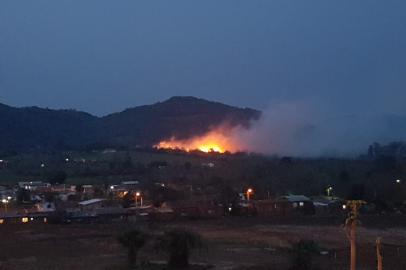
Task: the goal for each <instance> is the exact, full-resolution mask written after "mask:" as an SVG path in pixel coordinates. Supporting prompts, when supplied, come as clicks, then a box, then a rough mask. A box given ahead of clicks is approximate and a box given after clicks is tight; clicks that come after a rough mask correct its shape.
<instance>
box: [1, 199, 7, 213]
mask: <svg viewBox="0 0 406 270" xmlns="http://www.w3.org/2000/svg"><path fill="white" fill-rule="evenodd" d="M1 202H2V203H3V204H4V211H5V212H6V213H7V204H8V200H7V199H3V200H1Z"/></svg>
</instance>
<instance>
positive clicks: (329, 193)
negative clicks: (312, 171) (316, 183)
mask: <svg viewBox="0 0 406 270" xmlns="http://www.w3.org/2000/svg"><path fill="white" fill-rule="evenodd" d="M332 191H333V187H328V188H327V189H326V192H327V197H330V196H331V192H332Z"/></svg>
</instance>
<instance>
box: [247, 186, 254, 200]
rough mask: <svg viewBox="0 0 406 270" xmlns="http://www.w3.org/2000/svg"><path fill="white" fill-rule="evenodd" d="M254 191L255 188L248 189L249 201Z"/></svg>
mask: <svg viewBox="0 0 406 270" xmlns="http://www.w3.org/2000/svg"><path fill="white" fill-rule="evenodd" d="M253 193H254V190H253V189H252V188H249V189H247V201H249V200H250V198H251V195H252V194H253Z"/></svg>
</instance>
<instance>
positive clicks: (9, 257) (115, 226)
mask: <svg viewBox="0 0 406 270" xmlns="http://www.w3.org/2000/svg"><path fill="white" fill-rule="evenodd" d="M309 223H311V222H310V221H309V222H306V223H305V224H301V225H295V224H296V223H295V224H285V225H284V224H272V222H268V221H266V220H261V219H257V218H225V219H220V220H204V221H179V222H171V223H154V224H152V223H142V222H140V223H129V222H127V223H125V222H115V223H109V224H70V225H50V224H19V225H16V224H14V225H12V224H9V225H1V226H0V262H1V263H0V270H20V269H21V270H22V269H24V270H37V269H41V270H64V269H69V270H71V269H86V270H93V269H94V270H96V269H97V270H113V269H117V270H120V269H126V252H125V250H124V249H123V248H122V247H121V246H120V244H119V243H118V242H117V240H116V239H117V237H118V236H119V235H120V234H121V233H122V232H124V231H126V230H129V229H131V228H135V227H140V228H141V229H143V230H145V231H148V232H149V233H151V234H156V233H160V232H162V231H163V230H166V229H168V228H172V227H182V228H186V229H189V230H193V231H196V232H198V233H200V234H201V235H202V236H203V239H204V240H205V243H206V245H205V246H206V248H205V249H203V250H201V251H199V252H196V253H194V254H193V257H192V262H193V263H195V264H201V265H211V266H212V269H222V270H225V269H230V270H231V269H238V270H242V269H250V270H255V269H275V270H279V269H281V270H282V269H289V266H290V264H291V261H292V254H291V252H290V251H289V249H290V247H291V245H292V243H294V242H296V241H298V240H300V239H308V240H314V241H316V242H317V243H318V245H319V246H320V247H321V250H322V251H326V252H324V253H325V255H317V256H315V258H314V264H315V265H316V266H318V267H319V269H347V268H348V257H349V256H348V255H349V248H348V240H347V238H346V235H345V232H344V229H343V227H342V226H341V225H339V224H338V225H337V224H335V222H332V224H330V225H326V224H323V225H321V224H319V223H320V222H317V220H314V224H309ZM395 225H396V223H395ZM377 237H382V241H383V252H384V269H385V270H392V269H393V270H395V269H396V270H401V269H406V227H403V226H400V227H399V226H390V227H388V226H386V227H385V228H381V227H379V226H375V227H374V226H362V227H360V228H359V230H358V250H359V254H358V255H359V263H358V266H359V267H358V269H359V270H362V269H375V256H376V253H375V240H376V238H377ZM152 238H153V237H152V236H151V239H152ZM151 242H152V241H151ZM152 245H153V244H152V243H150V244H149V245H148V246H147V247H145V249H144V250H143V251H142V254H140V261H150V262H155V263H162V264H164V262H165V260H166V257H165V255H164V254H157V253H156V252H155V251H154V249H153V248H152ZM163 268H164V266H162V269H163Z"/></svg>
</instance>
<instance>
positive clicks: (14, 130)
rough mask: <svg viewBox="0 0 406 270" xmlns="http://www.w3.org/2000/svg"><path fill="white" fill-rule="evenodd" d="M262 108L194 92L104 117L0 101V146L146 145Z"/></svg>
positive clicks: (241, 119) (239, 121) (234, 121)
mask: <svg viewBox="0 0 406 270" xmlns="http://www.w3.org/2000/svg"><path fill="white" fill-rule="evenodd" d="M260 114H261V113H260V112H259V111H256V110H253V109H247V108H245V109H241V108H236V107H232V106H228V105H225V104H222V103H218V102H211V101H207V100H204V99H199V98H195V97H172V98H170V99H168V100H166V101H164V102H159V103H156V104H152V105H145V106H139V107H134V108H130V109H127V110H125V111H123V112H120V113H114V114H111V115H107V116H105V117H96V116H93V115H90V114H88V113H85V112H79V111H75V110H50V109H43V108H38V107H26V108H14V107H10V106H7V105H4V104H0V136H1V138H0V150H1V151H5V150H32V149H51V150H52V149H72V148H78V147H86V146H88V145H92V144H93V145H97V144H99V145H100V144H102V145H111V146H126V147H134V146H136V145H142V146H150V145H152V144H154V143H156V142H158V141H159V140H161V139H166V138H169V137H172V136H176V137H178V138H186V137H188V136H191V135H197V134H202V133H204V132H206V131H207V130H209V129H210V127H211V126H216V125H219V124H221V123H227V124H229V125H231V126H235V125H243V126H248V125H249V123H250V121H251V120H254V119H258V118H259V117H260Z"/></svg>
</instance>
